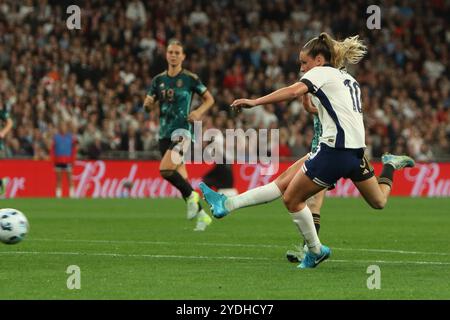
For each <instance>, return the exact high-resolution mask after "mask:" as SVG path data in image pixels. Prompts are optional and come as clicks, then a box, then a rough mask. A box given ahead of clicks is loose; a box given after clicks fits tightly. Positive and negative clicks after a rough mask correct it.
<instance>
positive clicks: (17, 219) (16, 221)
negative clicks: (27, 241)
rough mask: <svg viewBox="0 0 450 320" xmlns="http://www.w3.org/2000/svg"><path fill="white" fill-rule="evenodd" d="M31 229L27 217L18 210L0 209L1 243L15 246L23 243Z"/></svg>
mask: <svg viewBox="0 0 450 320" xmlns="http://www.w3.org/2000/svg"><path fill="white" fill-rule="evenodd" d="M29 229H30V225H29V223H28V220H27V218H26V217H25V215H24V214H23V213H22V212H21V211H19V210H17V209H11V208H6V209H0V241H1V242H3V243H6V244H15V243H19V242H20V241H22V240H23V239H24V238H25V236H26V234H27V233H28V231H29Z"/></svg>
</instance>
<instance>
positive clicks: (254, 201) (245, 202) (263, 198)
mask: <svg viewBox="0 0 450 320" xmlns="http://www.w3.org/2000/svg"><path fill="white" fill-rule="evenodd" d="M307 158H308V155H307V156H304V157H303V158H301V159H299V160H297V161H296V162H295V163H294V164H292V165H291V166H290V167H289V168H288V169H287V170H286V171H284V172H283V173H282V174H281V175H280V176H279V177H277V178H276V179H275V180H274V181H273V182H271V183H268V184H266V185H264V186H261V187H257V188H254V189H251V190H248V191H246V192H244V193H242V194H239V195H237V196H233V197H227V196H225V195H223V194H220V193H217V192H215V191H214V190H212V189H210V188H209V187H208V186H207V185H206V184H205V183H201V184H200V190H201V191H202V193H203V196H204V198H205V200H206V202H208V204H209V205H210V207H211V212H212V213H213V215H214V217H216V218H222V217H225V216H226V215H227V214H229V213H230V212H232V211H234V210H237V209H239V208H244V207H250V206H256V205H259V204H262V203H268V202H271V201H273V200H275V199H278V198H280V197H281V195H282V194H283V193H284V191H285V190H286V188H287V186H288V185H289V182H290V181H291V180H292V178H293V177H294V176H295V174H296V173H297V172H298V171H299V170H300V168H301V167H302V165H303V163H304V162H305V160H306V159H307Z"/></svg>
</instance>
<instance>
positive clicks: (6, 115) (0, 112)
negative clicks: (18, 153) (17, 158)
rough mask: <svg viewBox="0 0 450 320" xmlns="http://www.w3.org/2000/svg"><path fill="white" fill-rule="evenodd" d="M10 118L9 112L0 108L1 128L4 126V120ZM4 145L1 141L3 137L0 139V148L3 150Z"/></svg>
mask: <svg viewBox="0 0 450 320" xmlns="http://www.w3.org/2000/svg"><path fill="white" fill-rule="evenodd" d="M9 118H10V115H9V112H8V111H7V110H6V109H4V108H1V109H0V126H1V127H2V128H3V127H4V126H5V123H6V120H8V119H9ZM4 147H5V145H4V143H3V139H0V150H3V149H4Z"/></svg>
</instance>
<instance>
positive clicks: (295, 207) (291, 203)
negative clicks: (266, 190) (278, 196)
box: [283, 194, 304, 212]
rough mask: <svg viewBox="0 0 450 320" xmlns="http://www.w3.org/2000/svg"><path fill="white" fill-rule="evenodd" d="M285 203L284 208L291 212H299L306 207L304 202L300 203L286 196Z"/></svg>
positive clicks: (284, 196)
mask: <svg viewBox="0 0 450 320" xmlns="http://www.w3.org/2000/svg"><path fill="white" fill-rule="evenodd" d="M283 202H284V206H285V207H286V209H288V211H289V212H298V211H300V210H301V209H303V207H304V205H303V203H302V202H298V200H297V199H295V197H292V196H290V195H286V194H284V195H283Z"/></svg>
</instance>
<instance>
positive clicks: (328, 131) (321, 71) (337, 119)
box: [201, 33, 414, 269]
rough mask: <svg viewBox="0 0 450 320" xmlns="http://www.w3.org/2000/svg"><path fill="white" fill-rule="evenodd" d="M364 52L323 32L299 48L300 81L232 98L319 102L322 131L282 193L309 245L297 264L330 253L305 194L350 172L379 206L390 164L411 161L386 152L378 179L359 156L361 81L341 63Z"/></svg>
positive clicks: (213, 198) (218, 199)
mask: <svg viewBox="0 0 450 320" xmlns="http://www.w3.org/2000/svg"><path fill="white" fill-rule="evenodd" d="M365 53H366V47H365V45H364V44H363V43H362V42H361V41H360V40H359V39H358V37H357V36H356V37H349V38H346V39H345V40H343V41H336V40H334V39H332V38H331V37H330V36H329V35H328V34H327V33H322V34H320V36H319V37H316V38H313V39H312V40H310V41H309V42H307V43H306V45H305V46H304V47H303V48H302V50H301V51H300V63H301V68H302V71H304V72H305V74H304V75H303V76H302V78H301V79H300V81H299V82H297V83H295V84H293V85H291V86H289V87H285V88H281V89H279V90H277V91H275V92H273V93H271V94H268V95H266V96H263V97H260V98H257V99H237V100H235V101H234V102H233V103H232V107H246V108H251V107H254V106H257V105H263V104H269V103H277V102H281V101H286V100H291V99H295V98H300V97H302V96H305V95H306V94H308V93H309V94H312V95H313V96H315V97H316V98H317V99H318V101H319V102H320V103H318V105H317V109H318V116H319V119H320V121H321V123H322V131H323V132H322V136H321V138H320V145H319V147H318V149H317V151H316V152H315V153H314V154H312V155H311V156H310V157H309V158H308V159H307V160H306V161H305V162H304V164H303V165H301V170H297V171H296V172H295V175H294V177H293V178H292V179H289V183H288V185H287V187H286V189H285V190H284V193H283V202H284V204H285V206H286V208H287V209H288V211H289V212H290V214H291V216H292V219H293V221H294V223H295V224H296V225H297V227H298V229H299V231H300V233H301V234H302V236H303V238H304V240H305V241H306V244H307V246H308V248H309V250H308V252H307V253H306V255H305V258H304V259H303V261H302V262H301V263H300V265H299V268H302V269H303V268H314V267H315V266H317V265H318V264H319V263H321V262H322V261H324V260H325V259H327V258H328V257H329V256H330V253H331V250H330V249H329V248H328V247H327V246H325V245H322V244H321V243H320V240H319V237H318V236H317V232H316V230H315V228H314V223H313V217H312V214H311V211H310V209H309V207H308V205H307V204H306V200H307V199H308V198H310V197H311V196H313V195H315V194H317V193H318V192H321V191H322V190H324V189H326V188H329V187H331V186H332V185H333V184H334V183H336V182H337V180H339V179H340V178H349V179H351V180H352V181H353V182H354V184H355V185H356V187H357V188H358V190H359V192H360V193H361V194H362V196H363V197H364V199H365V200H366V201H367V203H368V204H369V205H370V206H371V207H373V208H375V209H382V208H384V206H385V204H386V202H387V199H388V197H389V194H390V191H391V188H392V180H393V173H394V170H398V169H402V168H404V167H412V166H414V160H413V159H411V158H410V157H407V156H396V155H391V154H386V155H384V156H383V157H382V162H383V171H382V173H381V175H380V177H379V178H378V179H377V177H375V175H374V171H373V168H372V166H371V165H370V163H369V162H368V161H367V158H366V157H364V149H365V147H366V145H365V130H364V123H363V116H362V104H361V96H360V94H361V92H360V87H359V84H358V82H357V81H356V80H355V79H354V78H353V77H352V76H351V75H349V74H348V73H347V72H345V71H344V70H340V67H341V66H343V65H346V64H356V63H358V62H359V61H360V60H361V59H362V58H363V57H364V55H365ZM293 171H294V170H293ZM269 185H271V184H268V185H267V186H269ZM267 186H265V187H267ZM201 188H202V191H203V193H204V195H205V199H206V200H207V201H208V203H209V204H210V205H211V207H212V210H213V214H214V216H215V217H217V218H221V217H223V216H225V215H227V214H228V212H229V211H228V210H227V209H226V207H225V201H226V197H224V196H223V195H220V194H217V193H214V192H213V191H212V190H209V189H208V188H207V187H206V186H205V185H202V187H201ZM264 191H265V192H264V194H265V195H266V196H267V198H271V197H274V196H275V195H276V196H280V195H281V193H282V192H281V190H280V189H278V187H277V186H276V185H271V186H270V188H267V190H264ZM260 193H261V192H260ZM269 201H270V200H269Z"/></svg>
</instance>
